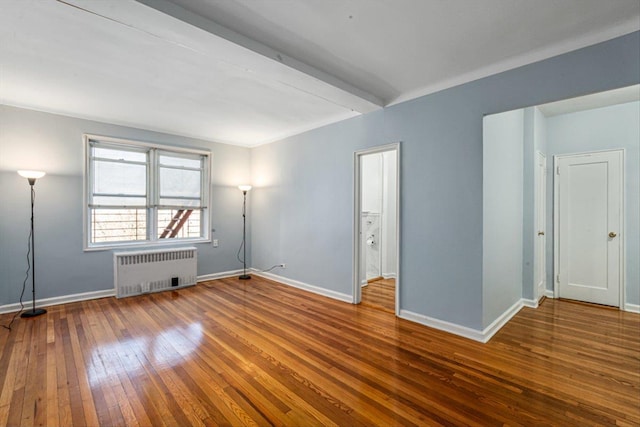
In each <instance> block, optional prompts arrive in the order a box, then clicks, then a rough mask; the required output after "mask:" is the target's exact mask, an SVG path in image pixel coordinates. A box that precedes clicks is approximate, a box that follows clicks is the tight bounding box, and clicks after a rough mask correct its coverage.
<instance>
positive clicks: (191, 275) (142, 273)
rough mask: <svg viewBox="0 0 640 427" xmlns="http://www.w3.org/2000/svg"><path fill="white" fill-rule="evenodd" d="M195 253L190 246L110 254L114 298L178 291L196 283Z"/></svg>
mask: <svg viewBox="0 0 640 427" xmlns="http://www.w3.org/2000/svg"><path fill="white" fill-rule="evenodd" d="M197 269H198V250H197V248H194V247H187V248H176V249H170V250H169V249H159V250H152V251H138V252H116V253H114V254H113V279H114V285H115V289H116V296H117V297H118V298H122V297H128V296H132V295H139V294H146V293H150V292H159V291H164V290H167V289H180V288H184V287H186V286H192V285H195V284H196V282H197V274H198V273H197Z"/></svg>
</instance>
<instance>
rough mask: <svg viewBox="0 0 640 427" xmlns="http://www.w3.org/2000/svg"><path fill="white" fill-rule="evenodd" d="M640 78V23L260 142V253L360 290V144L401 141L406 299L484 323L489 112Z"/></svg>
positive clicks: (256, 159)
mask: <svg viewBox="0 0 640 427" xmlns="http://www.w3.org/2000/svg"><path fill="white" fill-rule="evenodd" d="M639 82H640V33H638V32H636V33H632V34H630V35H627V36H624V37H620V38H617V39H614V40H611V41H608V42H605V43H601V44H597V45H594V46H591V47H588V48H585V49H580V50H577V51H574V52H570V53H568V54H564V55H561V56H558V57H554V58H551V59H548V60H545V61H541V62H538V63H535V64H531V65H528V66H524V67H521V68H517V69H514V70H511V71H508V72H505V73H501V74H497V75H494V76H491V77H488V78H484V79H481V80H478V81H475V82H471V83H468V84H465V85H461V86H457V87H454V88H451V89H448V90H444V91H441V92H438V93H435V94H432V95H428V96H424V97H422V98H419V99H415V100H412V101H408V102H405V103H402V104H398V105H395V106H392V107H388V108H385V109H384V110H382V111H377V112H374V113H371V114H367V115H364V116H361V117H357V118H354V119H350V120H347V121H343V122H340V123H337V124H334V125H329V126H325V127H323V128H320V129H316V130H313V131H310V132H306V133H304V134H301V135H297V136H294V137H291V138H287V139H285V140H283V141H280V142H276V143H273V144H269V145H265V146H262V147H258V148H256V149H254V150H252V153H251V155H252V173H253V182H254V184H256V186H257V188H256V191H255V192H254V193H253V203H254V204H253V208H254V212H256V213H258V212H259V215H255V216H254V218H253V222H252V226H253V234H252V237H253V245H252V256H253V264H254V266H257V267H268V266H270V265H273V264H276V263H279V262H285V263H287V269H286V270H283V271H281V272H280V273H279V274H281V275H283V276H286V277H288V278H291V279H295V280H299V281H302V282H305V283H308V284H312V285H315V286H320V287H323V288H325V289H327V290H330V291H334V292H339V293H343V294H349V295H350V294H351V293H352V269H353V265H352V233H353V224H352V221H353V219H352V218H353V216H352V215H353V212H352V211H353V152H354V151H355V150H360V149H364V148H368V147H373V146H376V145H381V144H386V143H389V142H394V141H401V142H402V151H401V159H400V163H401V168H402V170H401V187H402V189H401V194H400V204H401V218H400V220H401V237H400V240H401V248H400V253H401V264H400V272H399V274H400V277H401V281H402V282H401V287H402V290H401V298H400V306H401V308H402V309H404V310H408V311H411V312H414V313H417V314H422V315H425V316H429V317H432V318H436V319H441V320H444V321H448V322H452V323H456V324H458V325H463V326H467V327H470V328H474V329H478V330H482V329H483V328H484V326H486V325H487V324H488V323H490V322H489V320H492V319H483V304H482V297H483V290H482V163H483V159H482V118H483V116H484V115H487V114H492V113H497V112H502V111H509V110H514V109H519V108H524V107H528V106H532V105H538V104H543V103H547V102H551V101H556V100H560V99H565V98H571V97H575V96H580V95H585V94H588V93H594V92H600V91H604V90H610V89H614V88H619V87H623V86H629V85H632V84H637V83H639Z"/></svg>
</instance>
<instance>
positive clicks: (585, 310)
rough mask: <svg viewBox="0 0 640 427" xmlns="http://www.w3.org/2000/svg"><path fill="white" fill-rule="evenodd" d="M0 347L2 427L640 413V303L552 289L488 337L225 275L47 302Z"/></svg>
mask: <svg viewBox="0 0 640 427" xmlns="http://www.w3.org/2000/svg"><path fill="white" fill-rule="evenodd" d="M9 318H10V315H2V316H0V323H5V324H6V323H7V322H8V321H9ZM0 350H1V353H0V385H1V387H2V388H1V391H0V426H5V425H8V426H31V425H45V426H56V425H60V426H85V425H86V426H97V425H104V426H129V425H130V426H136V425H140V426H150V425H153V426H162V425H167V426H189V425H195V426H209V425H231V426H245V425H246V426H269V425H273V426H314V425H318V426H320V425H322V426H331V425H339V426H377V425H379V426H392V425H402V426H412V425H416V426H418V425H419V426H424V425H429V426H431V425H482V426H487V425H504V424H509V425H530V426H533V425H535V426H540V425H557V426H570V425H579V426H587V425H627V426H638V425H639V424H640V407H639V406H640V405H639V401H640V400H639V399H640V315H638V314H633V313H626V312H620V311H617V310H611V309H606V308H599V307H592V306H587V305H581V304H575V303H571V302H566V301H558V300H546V301H545V302H544V304H543V305H542V306H541V307H539V308H538V309H537V310H533V309H529V308H524V309H523V310H522V311H521V312H520V313H518V314H517V315H516V316H515V317H514V319H513V320H512V321H511V322H510V323H509V324H508V325H506V326H505V327H504V328H503V329H502V330H501V331H500V332H499V333H498V334H496V335H495V336H494V338H493V339H492V340H491V341H490V342H489V343H488V344H484V345H483V344H480V343H476V342H473V341H469V340H466V339H464V338H459V337H456V336H453V335H450V334H446V333H444V332H440V331H437V330H433V329H429V328H426V327H424V326H421V325H418V324H415V323H412V322H408V321H404V320H401V319H397V318H395V316H394V315H393V314H390V313H387V312H384V311H381V310H378V309H374V308H371V307H366V306H354V305H350V304H346V303H343V302H338V301H334V300H331V299H327V298H324V297H321V296H317V295H314V294H310V293H306V292H303V291H300V290H297V289H294V288H289V287H286V286H284V285H281V284H277V283H274V282H271V281H268V280H266V279H261V278H259V277H256V276H254V277H253V279H252V280H248V281H239V280H237V279H236V278H231V279H223V280H216V281H211V282H207V283H202V284H199V285H198V286H196V287H193V288H188V289H182V290H180V291H176V292H166V293H160V294H154V295H147V296H142V297H132V298H127V299H123V300H116V299H114V298H104V299H101V300H94V301H87V302H81V303H73V304H67V305H62V306H55V307H50V308H49V312H48V313H47V314H46V315H44V316H41V317H37V318H34V319H18V320H17V321H16V323H15V324H14V328H13V331H11V332H9V331H7V330H4V329H1V330H0Z"/></svg>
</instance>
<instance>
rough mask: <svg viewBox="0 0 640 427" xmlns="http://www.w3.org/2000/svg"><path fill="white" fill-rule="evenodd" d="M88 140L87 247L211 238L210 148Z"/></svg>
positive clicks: (113, 140)
mask: <svg viewBox="0 0 640 427" xmlns="http://www.w3.org/2000/svg"><path fill="white" fill-rule="evenodd" d="M85 141H86V147H87V153H88V154H87V173H86V174H85V180H86V182H85V188H86V189H87V191H86V201H87V202H86V215H85V221H86V222H85V224H86V226H85V229H86V230H87V233H86V234H87V237H86V238H85V248H86V249H105V248H109V247H122V246H127V245H135V246H140V245H153V244H164V243H169V242H171V241H176V240H178V241H183V240H188V241H208V239H209V233H208V228H209V227H208V208H207V202H208V196H209V194H208V192H209V185H208V182H209V161H210V160H209V159H210V155H209V153H208V152H204V151H200V150H188V149H181V148H177V147H171V148H167V147H165V146H155V145H153V144H147V143H139V142H133V141H123V140H115V139H113V138H106V137H91V136H88V135H87V136H85Z"/></svg>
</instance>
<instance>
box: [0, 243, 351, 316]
mask: <svg viewBox="0 0 640 427" xmlns="http://www.w3.org/2000/svg"><path fill="white" fill-rule="evenodd" d="M180 249H182V248H180ZM185 249H189V248H185ZM142 252H143V253H148V252H150V251H142ZM125 253H127V254H133V253H134V252H125ZM240 274H242V270H232V271H223V272H221V273H213V274H205V275H203V276H198V279H197V280H198V283H200V282H206V281H207V280H216V279H224V278H226V277H233V276H236V275H240ZM115 296H116V291H115V289H105V290H102V291H91V292H81V293H79V294H71V295H62V296H59V297H51V298H44V299H37V300H36V307H49V306H52V305H60V304H67V303H71V302H78V301H88V300H92V299H99V298H108V297H115ZM349 298H351V297H349ZM349 302H351V301H349ZM23 304H24V307H25V309H29V308H31V306H32V302H31V300H29V301H23ZM18 310H20V303H17V302H16V303H13V304H5V305H0V314H4V313H11V312H14V311H18Z"/></svg>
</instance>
